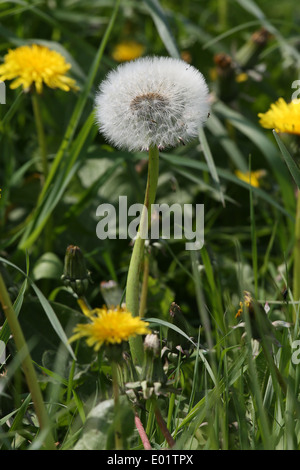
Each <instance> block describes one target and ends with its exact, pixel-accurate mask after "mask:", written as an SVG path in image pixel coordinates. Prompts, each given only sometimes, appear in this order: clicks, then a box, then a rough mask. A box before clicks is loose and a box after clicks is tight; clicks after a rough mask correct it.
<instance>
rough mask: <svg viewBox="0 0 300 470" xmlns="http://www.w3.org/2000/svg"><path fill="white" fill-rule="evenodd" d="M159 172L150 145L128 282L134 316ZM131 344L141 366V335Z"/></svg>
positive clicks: (128, 298)
mask: <svg viewBox="0 0 300 470" xmlns="http://www.w3.org/2000/svg"><path fill="white" fill-rule="evenodd" d="M158 173H159V151H158V148H157V147H156V146H155V147H150V149H149V162H148V177H147V186H146V192H145V200H144V207H143V210H142V214H141V220H140V225H139V231H138V234H137V238H136V240H135V243H134V247H133V251H132V256H131V260H130V264H129V269H128V276H127V284H126V308H127V310H128V311H129V312H131V314H132V315H133V316H134V317H137V316H139V311H140V308H139V293H140V271H141V266H142V262H143V258H144V246H145V238H146V236H147V233H148V229H149V227H150V224H151V205H152V204H154V201H155V196H156V189H157V181H158ZM129 344H130V350H131V356H132V360H133V363H134V364H135V365H140V366H141V365H142V363H143V354H144V351H143V342H142V338H141V336H135V337H133V338H131V339H130V340H129Z"/></svg>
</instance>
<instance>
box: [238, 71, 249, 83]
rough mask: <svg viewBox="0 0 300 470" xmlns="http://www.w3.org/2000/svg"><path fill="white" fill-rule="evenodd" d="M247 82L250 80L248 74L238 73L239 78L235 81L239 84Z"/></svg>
mask: <svg viewBox="0 0 300 470" xmlns="http://www.w3.org/2000/svg"><path fill="white" fill-rule="evenodd" d="M247 80H248V74H247V73H245V72H242V73H238V74H237V76H236V77H235V81H236V82H237V83H243V82H246V81H247Z"/></svg>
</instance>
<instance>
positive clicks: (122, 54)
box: [112, 41, 145, 62]
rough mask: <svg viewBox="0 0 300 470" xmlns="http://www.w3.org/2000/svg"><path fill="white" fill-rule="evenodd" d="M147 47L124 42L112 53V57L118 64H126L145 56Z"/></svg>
mask: <svg viewBox="0 0 300 470" xmlns="http://www.w3.org/2000/svg"><path fill="white" fill-rule="evenodd" d="M144 50H145V47H144V46H143V45H142V44H139V43H138V42H135V41H123V42H120V43H119V44H117V45H116V46H115V48H114V50H113V52H112V57H113V59H114V60H116V61H117V62H126V61H129V60H134V59H137V58H138V57H141V55H143V53H144Z"/></svg>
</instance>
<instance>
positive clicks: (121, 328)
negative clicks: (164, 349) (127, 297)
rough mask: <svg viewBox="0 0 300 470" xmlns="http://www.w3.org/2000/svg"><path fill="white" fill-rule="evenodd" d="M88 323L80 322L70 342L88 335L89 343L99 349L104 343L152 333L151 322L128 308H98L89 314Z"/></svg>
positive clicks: (114, 342)
mask: <svg viewBox="0 0 300 470" xmlns="http://www.w3.org/2000/svg"><path fill="white" fill-rule="evenodd" d="M88 318H89V321H88V323H84V324H82V323H80V324H78V325H77V326H76V327H75V329H74V333H75V334H74V335H73V336H72V337H71V338H70V340H69V341H70V342H73V341H75V340H76V339H79V338H81V337H86V341H87V344H88V345H89V346H91V347H93V348H94V349H95V351H98V350H99V349H100V347H101V346H102V345H103V344H106V345H108V344H120V343H122V341H128V340H129V338H131V337H132V336H136V335H146V334H148V333H151V331H150V330H149V329H148V325H149V323H147V322H144V321H143V320H141V319H140V318H139V317H133V316H132V315H131V313H130V312H128V311H127V310H126V308H122V307H117V308H109V309H108V308H107V307H103V308H97V309H95V310H92V311H91V312H90V315H88Z"/></svg>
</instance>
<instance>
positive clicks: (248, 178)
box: [235, 170, 266, 188]
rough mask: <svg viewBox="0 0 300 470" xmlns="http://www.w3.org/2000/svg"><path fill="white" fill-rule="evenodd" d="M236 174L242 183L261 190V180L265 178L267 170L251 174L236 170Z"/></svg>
mask: <svg viewBox="0 0 300 470" xmlns="http://www.w3.org/2000/svg"><path fill="white" fill-rule="evenodd" d="M235 174H236V176H237V177H238V178H239V179H240V180H241V181H245V182H246V183H248V184H249V183H250V184H251V186H254V187H255V188H259V186H260V184H259V180H260V179H261V178H262V177H263V176H265V174H266V172H265V170H256V171H251V172H250V173H249V171H246V172H242V171H240V170H236V171H235Z"/></svg>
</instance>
